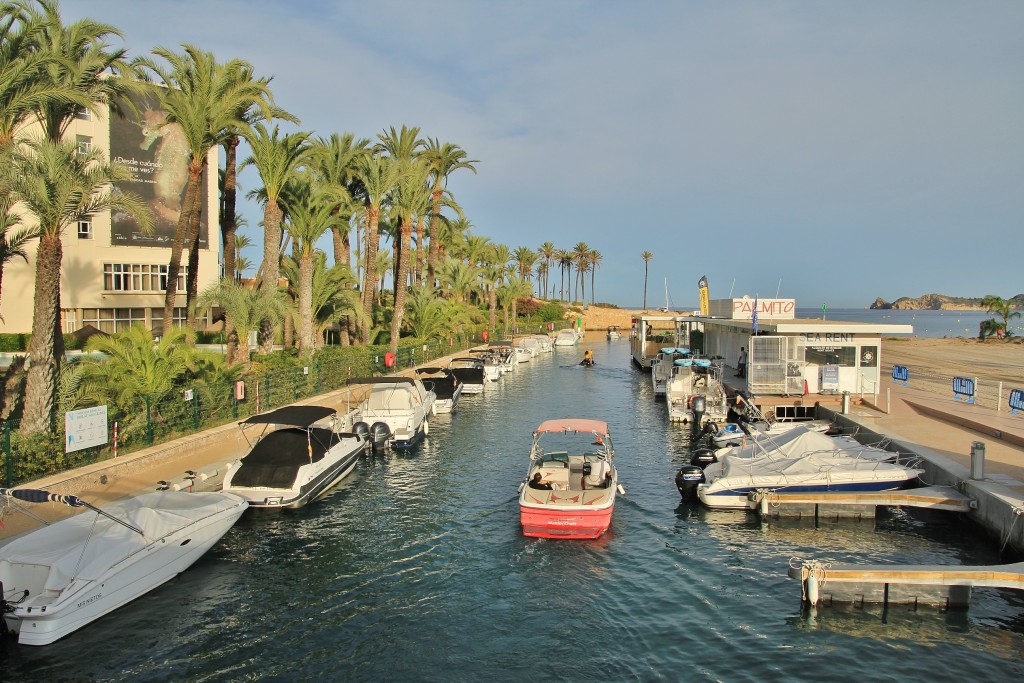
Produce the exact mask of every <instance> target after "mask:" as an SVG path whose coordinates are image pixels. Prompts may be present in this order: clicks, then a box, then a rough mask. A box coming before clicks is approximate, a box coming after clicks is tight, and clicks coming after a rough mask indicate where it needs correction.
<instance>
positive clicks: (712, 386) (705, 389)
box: [651, 358, 729, 430]
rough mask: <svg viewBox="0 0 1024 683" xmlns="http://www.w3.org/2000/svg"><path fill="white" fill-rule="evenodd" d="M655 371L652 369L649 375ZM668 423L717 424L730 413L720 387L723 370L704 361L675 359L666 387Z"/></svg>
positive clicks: (699, 359) (694, 425) (698, 359)
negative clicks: (705, 422) (704, 422)
mask: <svg viewBox="0 0 1024 683" xmlns="http://www.w3.org/2000/svg"><path fill="white" fill-rule="evenodd" d="M656 370H657V368H653V369H652V373H651V374H652V375H653V374H654V373H655V372H656ZM665 400H666V402H667V403H668V419H669V422H682V423H684V424H692V425H693V427H694V429H695V430H696V429H699V428H700V426H701V425H700V424H698V423H699V422H703V421H709V422H715V423H719V422H722V421H724V420H725V419H726V417H727V415H728V413H729V400H728V397H727V396H726V393H725V385H723V384H722V368H721V366H719V365H715V364H714V363H712V361H710V360H708V359H706V358H677V359H675V360H674V361H673V367H672V373H671V375H670V376H669V380H668V382H667V383H666V384H665Z"/></svg>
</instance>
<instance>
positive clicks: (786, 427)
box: [711, 420, 833, 448]
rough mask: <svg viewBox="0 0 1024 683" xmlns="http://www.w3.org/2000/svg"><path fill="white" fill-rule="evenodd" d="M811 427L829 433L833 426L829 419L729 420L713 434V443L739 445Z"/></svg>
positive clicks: (719, 446) (724, 445)
mask: <svg viewBox="0 0 1024 683" xmlns="http://www.w3.org/2000/svg"><path fill="white" fill-rule="evenodd" d="M801 427H802V428H804V429H811V430H813V431H816V432H822V433H828V432H829V430H830V429H832V428H833V425H832V423H831V422H828V421H827V420H801V421H790V422H779V421H775V420H772V421H757V422H749V423H743V424H741V423H737V422H727V423H725V424H724V425H722V426H721V427H719V428H718V430H717V431H716V432H715V433H714V434H713V435H712V437H711V443H713V444H714V445H715V446H716V447H718V448H724V447H726V446H730V445H732V446H738V445H743V444H745V443H747V442H748V441H752V440H754V439H760V438H763V437H765V436H768V437H777V436H781V435H783V434H785V433H786V432H789V431H790V430H793V429H797V428H801Z"/></svg>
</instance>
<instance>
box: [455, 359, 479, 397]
mask: <svg viewBox="0 0 1024 683" xmlns="http://www.w3.org/2000/svg"><path fill="white" fill-rule="evenodd" d="M448 369H449V370H450V371H451V373H452V374H453V375H455V377H457V378H458V380H459V382H461V383H462V393H464V394H479V393H481V392H483V390H484V376H485V370H484V361H483V359H482V358H478V357H476V356H465V357H462V358H452V359H451V360H450V361H448Z"/></svg>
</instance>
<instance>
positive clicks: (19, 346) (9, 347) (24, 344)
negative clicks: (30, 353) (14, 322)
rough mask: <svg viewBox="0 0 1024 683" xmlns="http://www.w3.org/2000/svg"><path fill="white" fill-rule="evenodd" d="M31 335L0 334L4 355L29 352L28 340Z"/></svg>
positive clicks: (0, 346) (0, 348)
mask: <svg viewBox="0 0 1024 683" xmlns="http://www.w3.org/2000/svg"><path fill="white" fill-rule="evenodd" d="M31 336H32V335H31V334H18V333H11V332H4V333H0V351H2V352H4V353H17V352H19V351H26V350H28V340H29V337H31Z"/></svg>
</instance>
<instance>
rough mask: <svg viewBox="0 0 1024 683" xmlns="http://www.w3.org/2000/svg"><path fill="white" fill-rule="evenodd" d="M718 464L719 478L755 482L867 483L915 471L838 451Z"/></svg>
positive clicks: (728, 457)
mask: <svg viewBox="0 0 1024 683" xmlns="http://www.w3.org/2000/svg"><path fill="white" fill-rule="evenodd" d="M721 462H722V478H723V479H724V478H732V477H749V478H750V480H758V479H766V478H774V477H786V478H795V479H796V480H806V479H808V478H816V477H822V476H825V475H827V476H828V477H829V478H831V479H834V480H839V479H845V478H846V477H847V476H852V477H854V478H857V479H861V478H863V477H864V476H865V475H867V480H869V481H871V480H878V479H883V480H888V479H891V478H893V476H896V478H897V479H903V478H905V477H904V476H903V475H908V473H910V472H913V475H912V476H910V475H908V476H909V478H913V476H917V472H916V470H911V469H910V468H907V467H904V466H902V465H897V464H894V463H888V462H880V461H878V460H869V459H865V458H858V457H853V456H850V455H847V454H845V453H844V452H842V451H839V452H836V451H832V450H829V451H812V452H808V453H804V454H801V455H796V456H792V457H788V458H781V457H777V456H771V455H759V456H755V457H747V458H742V457H735V456H732V455H726V456H725V457H724V458H723V459H722V461H721ZM900 473H902V474H900Z"/></svg>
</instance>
